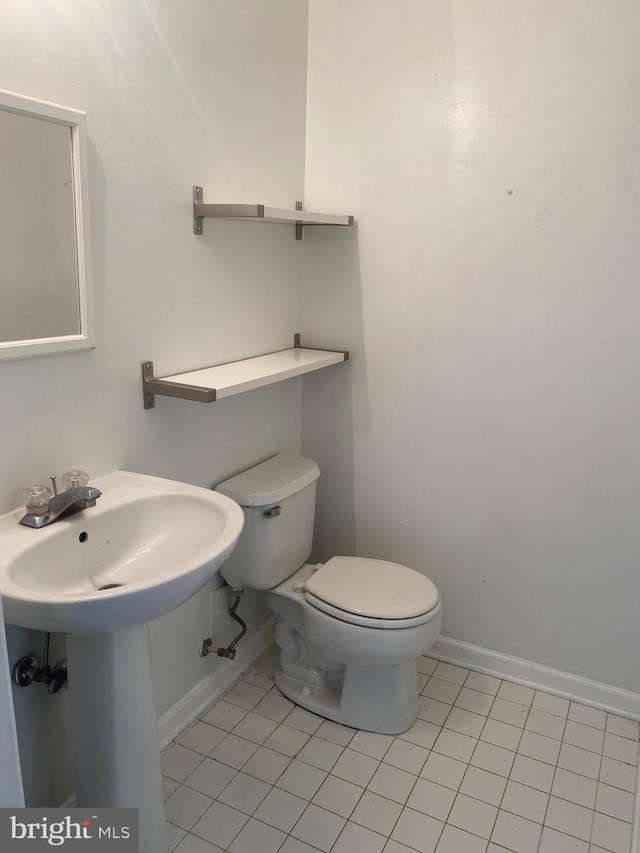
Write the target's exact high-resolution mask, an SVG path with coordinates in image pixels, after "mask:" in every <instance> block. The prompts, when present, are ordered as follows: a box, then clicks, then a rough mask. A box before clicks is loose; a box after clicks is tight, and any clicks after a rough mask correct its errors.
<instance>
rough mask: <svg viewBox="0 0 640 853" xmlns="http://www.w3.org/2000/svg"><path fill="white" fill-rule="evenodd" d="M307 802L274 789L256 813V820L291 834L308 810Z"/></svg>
mask: <svg viewBox="0 0 640 853" xmlns="http://www.w3.org/2000/svg"><path fill="white" fill-rule="evenodd" d="M307 805H308V803H307V801H306V800H303V799H301V798H300V797H296V796H295V795H294V794H289V793H288V792H287V791H281V790H280V789H279V788H272V789H271V790H270V791H269V793H268V794H267V796H266V797H265V798H264V800H263V801H262V802H261V803H260V805H259V806H258V808H257V809H256V810H255V812H254V815H253V816H254V817H255V818H256V820H261V821H263V822H264V823H268V824H269V826H275V828H276V829H280V830H282V832H291V830H292V829H293V827H294V826H295V824H296V822H297V821H298V819H299V818H300V815H301V814H302V812H303V811H304V810H305V809H306V807H307Z"/></svg>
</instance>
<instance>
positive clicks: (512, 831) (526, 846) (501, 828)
mask: <svg viewBox="0 0 640 853" xmlns="http://www.w3.org/2000/svg"><path fill="white" fill-rule="evenodd" d="M541 835H542V827H541V826H540V824H539V823H534V822H533V821H532V820H527V819H526V818H524V817H519V815H515V814H511V813H510V812H503V811H500V812H498V817H497V819H496V823H495V826H494V828H493V834H492V836H491V841H492V842H494V843H495V844H497V845H498V846H499V847H506V848H507V850H513V851H514V853H536V851H537V850H538V844H539V842H540V836H541Z"/></svg>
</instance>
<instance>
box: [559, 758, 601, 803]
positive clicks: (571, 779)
mask: <svg viewBox="0 0 640 853" xmlns="http://www.w3.org/2000/svg"><path fill="white" fill-rule="evenodd" d="M597 788H598V783H597V782H596V780H595V779H589V778H588V777H587V776H579V775H578V774H577V773H571V772H570V771H569V770H563V769H562V768H561V767H558V768H557V769H556V775H555V777H554V780H553V788H552V789H551V793H552V794H553V795H554V797H560V798H561V799H563V800H569V801H570V802H572V803H577V804H578V805H579V806H585V808H588V809H593V808H594V806H595V802H596V792H597Z"/></svg>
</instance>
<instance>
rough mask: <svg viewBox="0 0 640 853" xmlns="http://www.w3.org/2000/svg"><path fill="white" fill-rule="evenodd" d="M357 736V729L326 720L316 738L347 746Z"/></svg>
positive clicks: (318, 730)
mask: <svg viewBox="0 0 640 853" xmlns="http://www.w3.org/2000/svg"><path fill="white" fill-rule="evenodd" d="M355 734H357V732H356V729H350V728H349V727H348V726H341V725H340V723H334V722H333V721H332V720H325V721H324V723H322V724H321V726H320V728H319V729H317V731H316V737H320V738H322V739H323V740H328V741H331V743H337V744H338V746H347V745H348V744H349V743H350V742H351V739H352V738H353V736H354V735H355ZM378 737H389V738H390V737H391V735H378Z"/></svg>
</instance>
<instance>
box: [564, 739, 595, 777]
mask: <svg viewBox="0 0 640 853" xmlns="http://www.w3.org/2000/svg"><path fill="white" fill-rule="evenodd" d="M558 767H562V768H563V769H564V770H570V771H571V772H572V773H579V774H580V775H581V776H588V777H589V778H590V779H597V778H598V774H599V773H600V756H599V755H598V754H597V753H596V752H589V751H588V750H586V749H580V747H579V746H571V744H568V743H563V744H562V746H561V748H560V755H559V756H558Z"/></svg>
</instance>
